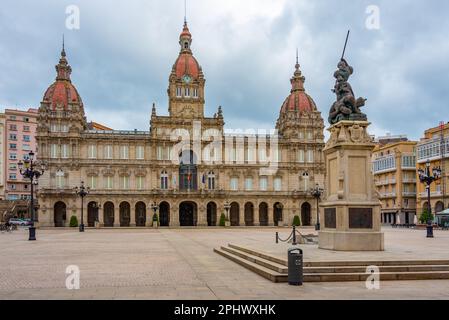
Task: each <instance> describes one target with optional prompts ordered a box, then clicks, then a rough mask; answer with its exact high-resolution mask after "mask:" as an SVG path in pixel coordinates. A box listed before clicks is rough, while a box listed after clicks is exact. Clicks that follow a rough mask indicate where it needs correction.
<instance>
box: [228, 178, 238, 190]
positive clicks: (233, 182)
mask: <svg viewBox="0 0 449 320" xmlns="http://www.w3.org/2000/svg"><path fill="white" fill-rule="evenodd" d="M230 188H231V190H232V191H238V190H239V178H231V181H230Z"/></svg>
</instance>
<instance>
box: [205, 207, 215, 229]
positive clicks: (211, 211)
mask: <svg viewBox="0 0 449 320" xmlns="http://www.w3.org/2000/svg"><path fill="white" fill-rule="evenodd" d="M207 225H208V226H209V227H214V226H216V225H217V204H216V203H215V202H213V201H211V202H209V203H208V204H207Z"/></svg>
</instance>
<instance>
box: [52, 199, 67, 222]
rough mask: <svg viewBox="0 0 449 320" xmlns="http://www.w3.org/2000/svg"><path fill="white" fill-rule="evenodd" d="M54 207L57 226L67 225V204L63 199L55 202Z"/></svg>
mask: <svg viewBox="0 0 449 320" xmlns="http://www.w3.org/2000/svg"><path fill="white" fill-rule="evenodd" d="M53 209H54V212H53V214H54V222H55V227H57V228H61V227H65V222H66V220H67V205H66V204H65V202H63V201H58V202H56V203H55V205H54V207H53Z"/></svg>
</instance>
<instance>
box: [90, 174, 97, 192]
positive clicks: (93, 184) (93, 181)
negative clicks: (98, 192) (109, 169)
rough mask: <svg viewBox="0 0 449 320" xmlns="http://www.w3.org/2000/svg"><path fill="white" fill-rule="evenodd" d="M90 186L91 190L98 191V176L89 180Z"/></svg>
mask: <svg viewBox="0 0 449 320" xmlns="http://www.w3.org/2000/svg"><path fill="white" fill-rule="evenodd" d="M88 186H89V188H91V189H96V188H97V177H96V176H90V177H89V178H88Z"/></svg>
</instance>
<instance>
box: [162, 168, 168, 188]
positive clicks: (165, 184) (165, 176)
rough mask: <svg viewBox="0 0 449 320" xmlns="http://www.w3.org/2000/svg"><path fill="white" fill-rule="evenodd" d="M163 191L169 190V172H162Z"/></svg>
mask: <svg viewBox="0 0 449 320" xmlns="http://www.w3.org/2000/svg"><path fill="white" fill-rule="evenodd" d="M161 189H162V190H167V189H168V174H167V171H165V170H164V171H162V172H161Z"/></svg>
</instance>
